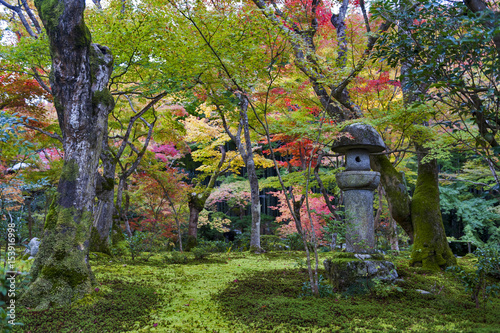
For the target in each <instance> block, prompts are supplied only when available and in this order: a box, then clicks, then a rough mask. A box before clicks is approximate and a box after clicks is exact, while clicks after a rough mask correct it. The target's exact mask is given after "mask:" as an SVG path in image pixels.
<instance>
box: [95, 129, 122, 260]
mask: <svg viewBox="0 0 500 333" xmlns="http://www.w3.org/2000/svg"><path fill="white" fill-rule="evenodd" d="M107 140H108V136H107V131H106V135H105V136H104V137H103V151H102V153H101V161H102V168H103V173H102V175H100V174H98V175H97V178H98V179H97V190H96V196H97V204H96V206H95V207H94V222H93V226H92V230H91V236H90V251H93V252H102V253H107V254H110V248H109V231H110V229H111V226H112V224H113V214H114V213H115V205H114V199H115V171H116V162H115V159H114V158H113V156H112V154H111V151H110V149H109V146H108V141H107Z"/></svg>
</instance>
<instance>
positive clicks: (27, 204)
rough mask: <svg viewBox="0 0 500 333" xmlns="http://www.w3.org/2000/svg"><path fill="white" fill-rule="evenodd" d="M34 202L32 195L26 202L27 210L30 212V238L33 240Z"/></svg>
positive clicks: (28, 218)
mask: <svg viewBox="0 0 500 333" xmlns="http://www.w3.org/2000/svg"><path fill="white" fill-rule="evenodd" d="M32 202H33V197H32V196H31V195H30V196H29V197H28V198H27V199H26V201H25V204H26V209H27V211H28V217H27V218H26V219H27V220H28V233H29V234H28V237H29V239H30V240H31V238H33V216H32V212H31V203H32Z"/></svg>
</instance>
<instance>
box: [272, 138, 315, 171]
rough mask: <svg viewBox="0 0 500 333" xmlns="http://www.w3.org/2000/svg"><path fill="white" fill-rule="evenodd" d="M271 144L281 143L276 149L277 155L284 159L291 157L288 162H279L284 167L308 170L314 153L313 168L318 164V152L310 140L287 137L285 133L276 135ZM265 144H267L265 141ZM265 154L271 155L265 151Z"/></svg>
mask: <svg viewBox="0 0 500 333" xmlns="http://www.w3.org/2000/svg"><path fill="white" fill-rule="evenodd" d="M271 142H277V143H280V145H279V147H277V148H274V151H275V152H276V153H279V154H280V155H281V156H283V157H289V160H288V161H287V162H278V163H279V164H280V165H281V166H282V167H287V166H288V165H291V166H293V167H300V168H301V169H303V170H305V169H307V167H308V165H309V161H310V159H311V152H312V165H311V166H312V167H313V168H314V167H315V166H316V163H317V159H318V158H317V150H316V149H315V148H314V147H313V141H312V140H310V139H308V138H297V137H296V136H292V135H287V134H285V133H280V134H276V135H274V136H273V137H272V138H271ZM263 143H267V140H264V141H263ZM263 153H264V154H270V151H269V150H264V151H263Z"/></svg>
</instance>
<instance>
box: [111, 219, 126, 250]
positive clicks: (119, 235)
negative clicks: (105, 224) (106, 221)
mask: <svg viewBox="0 0 500 333" xmlns="http://www.w3.org/2000/svg"><path fill="white" fill-rule="evenodd" d="M123 241H125V235H124V234H123V231H122V229H121V228H120V225H119V224H118V222H117V220H115V219H113V224H112V225H111V244H112V245H113V246H115V245H117V244H118V243H120V242H123Z"/></svg>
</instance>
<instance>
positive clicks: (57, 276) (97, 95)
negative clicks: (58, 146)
mask: <svg viewBox="0 0 500 333" xmlns="http://www.w3.org/2000/svg"><path fill="white" fill-rule="evenodd" d="M35 5H36V7H37V9H38V13H39V15H40V18H41V19H42V22H43V24H44V26H45V29H46V32H47V36H48V39H49V44H50V51H51V52H50V53H51V57H52V72H51V79H50V83H51V88H52V93H53V96H54V105H55V107H56V111H57V116H58V120H59V126H60V128H61V131H62V136H63V147H64V164H63V170H62V174H61V178H60V180H59V185H58V188H57V195H56V197H55V198H54V200H53V202H52V205H51V207H50V211H49V214H48V215H47V219H46V222H45V228H44V236H43V239H42V242H41V244H40V250H39V253H38V255H37V256H36V258H35V261H34V263H33V266H32V269H31V275H32V281H33V282H32V283H31V285H30V286H29V289H28V290H27V291H26V292H25V293H24V295H23V297H22V299H21V302H22V303H23V304H24V305H26V306H29V307H31V308H34V309H37V310H42V309H46V308H48V307H51V306H68V305H70V304H71V302H73V301H74V300H75V299H78V298H81V297H83V296H84V295H85V294H87V293H90V292H91V290H92V283H93V281H94V280H93V275H92V271H91V269H90V265H89V263H88V246H89V237H90V229H91V225H92V207H93V200H94V198H95V177H96V173H97V164H98V159H99V155H100V153H101V149H102V143H101V140H102V136H103V130H104V128H103V127H104V122H105V119H106V118H107V116H108V112H109V110H111V109H112V108H113V98H112V96H111V94H110V93H109V91H108V90H107V88H106V86H107V83H108V80H109V77H110V75H111V71H112V62H113V58H112V56H111V54H110V52H109V50H108V49H107V48H105V47H102V46H99V45H95V44H91V36H90V32H89V30H88V28H87V27H86V25H85V23H84V20H83V12H84V9H85V1H83V0H79V1H75V0H54V1H49V0H38V1H36V2H35Z"/></svg>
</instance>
